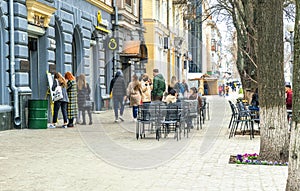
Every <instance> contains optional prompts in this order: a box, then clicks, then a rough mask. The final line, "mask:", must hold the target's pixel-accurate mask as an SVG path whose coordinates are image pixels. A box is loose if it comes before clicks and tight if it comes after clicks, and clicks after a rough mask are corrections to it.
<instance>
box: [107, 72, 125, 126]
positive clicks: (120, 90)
mask: <svg viewBox="0 0 300 191" xmlns="http://www.w3.org/2000/svg"><path fill="white" fill-rule="evenodd" d="M110 93H112V99H113V103H114V112H115V122H119V120H121V121H124V118H123V113H124V103H125V100H126V85H125V80H124V77H123V73H122V71H121V70H118V71H117V72H116V75H115V77H114V78H113V79H112V80H111V82H110ZM119 107H120V115H119V111H118V110H119Z"/></svg>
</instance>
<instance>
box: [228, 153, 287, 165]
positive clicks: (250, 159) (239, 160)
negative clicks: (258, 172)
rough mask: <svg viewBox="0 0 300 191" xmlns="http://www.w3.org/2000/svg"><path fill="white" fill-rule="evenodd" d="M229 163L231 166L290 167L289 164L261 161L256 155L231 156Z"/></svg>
mask: <svg viewBox="0 0 300 191" xmlns="http://www.w3.org/2000/svg"><path fill="white" fill-rule="evenodd" d="M229 163H231V164H253V165H273V166H288V162H278V161H274V162H273V161H266V160H259V155H258V154H256V153H254V154H249V153H245V154H243V155H242V154H238V155H236V156H233V155H232V156H230V159H229Z"/></svg>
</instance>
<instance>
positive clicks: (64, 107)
mask: <svg viewBox="0 0 300 191" xmlns="http://www.w3.org/2000/svg"><path fill="white" fill-rule="evenodd" d="M67 106H68V102H63V101H55V102H54V114H53V119H52V123H57V116H58V110H59V108H61V112H62V115H63V118H64V123H67V122H68V114H67Z"/></svg>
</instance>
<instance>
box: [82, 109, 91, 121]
mask: <svg viewBox="0 0 300 191" xmlns="http://www.w3.org/2000/svg"><path fill="white" fill-rule="evenodd" d="M81 111H82V123H86V121H85V111H87V113H88V116H89V120H90V123H92V122H93V120H92V111H91V110H90V109H85V108H83V109H82V110H81Z"/></svg>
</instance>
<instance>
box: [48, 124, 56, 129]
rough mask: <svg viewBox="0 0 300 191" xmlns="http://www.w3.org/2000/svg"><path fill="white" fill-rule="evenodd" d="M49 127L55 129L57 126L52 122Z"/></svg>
mask: <svg viewBox="0 0 300 191" xmlns="http://www.w3.org/2000/svg"><path fill="white" fill-rule="evenodd" d="M48 128H49V129H54V128H56V127H55V125H53V124H50V125H49V127H48Z"/></svg>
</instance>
